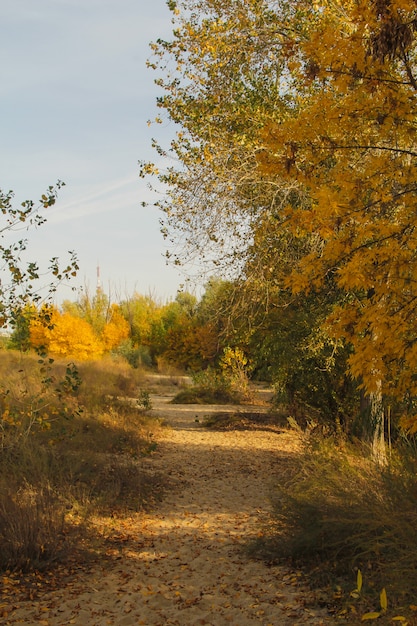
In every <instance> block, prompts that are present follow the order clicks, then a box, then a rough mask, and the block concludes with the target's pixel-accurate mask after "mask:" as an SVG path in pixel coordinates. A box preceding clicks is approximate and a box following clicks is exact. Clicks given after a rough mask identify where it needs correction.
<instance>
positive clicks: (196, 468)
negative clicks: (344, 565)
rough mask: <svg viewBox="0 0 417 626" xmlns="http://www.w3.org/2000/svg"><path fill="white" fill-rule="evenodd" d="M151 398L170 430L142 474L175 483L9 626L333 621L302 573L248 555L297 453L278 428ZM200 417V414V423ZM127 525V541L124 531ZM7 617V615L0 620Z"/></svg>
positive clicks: (277, 625)
mask: <svg viewBox="0 0 417 626" xmlns="http://www.w3.org/2000/svg"><path fill="white" fill-rule="evenodd" d="M168 400H169V398H167V397H164V396H158V397H156V396H155V397H153V398H152V402H153V405H154V408H153V410H152V413H153V414H155V415H159V416H163V417H164V418H165V419H166V420H167V422H168V423H169V424H170V425H171V426H172V428H169V429H167V430H166V431H164V433H163V435H162V439H161V440H160V441H159V445H158V448H157V450H156V452H155V453H154V454H153V455H152V457H149V458H147V459H145V460H144V461H143V465H144V467H145V469H146V470H147V471H148V472H149V471H150V472H155V474H156V475H157V474H158V473H161V474H162V475H167V476H168V477H169V481H170V487H169V489H168V490H167V492H166V494H165V496H164V498H163V499H162V501H161V502H160V503H158V504H157V505H156V507H155V508H154V509H153V510H152V511H151V512H150V513H146V514H143V513H140V514H139V513H138V514H134V515H133V516H132V517H131V518H130V519H129V520H124V522H123V525H122V526H121V525H120V523H119V522H118V521H117V520H115V522H114V532H113V537H112V531H111V530H110V531H108V540H109V542H108V545H109V549H108V550H107V551H106V555H105V558H103V562H100V559H99V560H98V561H97V563H94V564H93V566H92V567H90V568H88V569H86V570H82V569H81V570H80V572H79V574H78V575H77V577H76V579H75V580H74V579H72V580H71V583H70V584H68V585H62V587H58V588H56V587H54V588H53V589H52V590H48V589H46V590H44V591H42V593H41V594H39V595H38V596H37V597H35V599H32V600H26V601H23V602H19V603H18V604H16V606H14V607H13V608H12V610H10V611H7V612H5V613H4V621H3V622H2V623H4V624H30V625H31V624H41V625H44V626H67V625H68V624H76V625H77V626H90V625H91V626H106V625H111V624H112V625H113V624H114V625H118V626H138V625H140V624H144V625H146V626H166V625H176V626H188V625H189V626H197V625H200V624H206V625H211V626H256V625H257V626H268V625H273V626H296V625H304V624H310V625H311V626H319V625H327V624H332V623H333V622H332V620H331V618H330V617H328V616H326V612H325V611H323V612H320V611H319V610H316V609H312V608H311V607H310V606H308V602H306V598H307V595H308V594H307V592H306V590H305V589H303V586H302V584H301V583H299V582H297V576H296V573H294V572H291V571H289V570H288V569H286V568H284V567H281V566H268V565H267V564H265V563H264V562H262V561H259V560H255V559H251V558H249V557H248V556H247V554H246V553H245V551H244V547H245V545H246V543H247V541H248V540H249V539H251V538H256V537H257V536H258V535H259V533H261V532H262V528H263V526H264V524H265V522H266V520H267V519H268V516H269V512H270V502H269V493H270V486H271V483H273V482H274V481H276V480H279V476H280V473H282V472H283V471H285V464H286V463H285V459H286V458H287V459H290V457H291V455H293V454H294V453H295V452H294V451H295V449H296V444H295V442H294V435H291V433H290V432H279V431H277V430H275V431H274V430H267V429H265V430H235V431H226V432H221V431H210V430H208V429H205V428H203V427H202V425H201V420H202V419H203V417H204V415H207V414H208V413H210V412H212V411H224V410H225V407H207V406H206V407H201V406H200V407H198V406H194V405H193V406H182V407H178V406H175V405H170V404H168ZM197 420H199V421H197ZM123 528H126V529H128V531H127V530H126V536H124V534H123ZM0 621H1V620H0Z"/></svg>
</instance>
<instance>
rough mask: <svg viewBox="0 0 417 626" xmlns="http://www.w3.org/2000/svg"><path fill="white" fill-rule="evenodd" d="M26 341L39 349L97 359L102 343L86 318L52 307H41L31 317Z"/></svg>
mask: <svg viewBox="0 0 417 626" xmlns="http://www.w3.org/2000/svg"><path fill="white" fill-rule="evenodd" d="M46 319H47V320H48V323H47V324H46V323H45V320H46ZM30 342H31V346H32V347H33V348H35V349H36V350H38V351H39V352H46V353H49V354H51V355H52V356H56V357H62V358H71V359H76V360H80V361H85V360H87V359H92V358H99V357H101V356H102V354H103V352H104V345H103V343H102V342H101V341H100V340H99V339H98V338H97V336H96V334H95V333H94V330H93V328H92V327H91V325H90V324H89V323H88V322H87V321H86V320H83V319H81V318H79V317H74V316H72V315H70V314H69V313H60V312H59V311H58V310H57V309H56V308H54V307H46V308H45V307H44V308H43V309H42V310H41V311H40V312H39V314H38V315H37V316H36V317H34V318H32V319H31V321H30Z"/></svg>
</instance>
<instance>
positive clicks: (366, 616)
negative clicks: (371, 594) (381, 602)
mask: <svg viewBox="0 0 417 626" xmlns="http://www.w3.org/2000/svg"><path fill="white" fill-rule="evenodd" d="M380 616H381V613H380V611H378V612H376V611H375V612H374V613H365V614H364V615H362V621H363V622H364V621H365V620H368V619H378V617H380Z"/></svg>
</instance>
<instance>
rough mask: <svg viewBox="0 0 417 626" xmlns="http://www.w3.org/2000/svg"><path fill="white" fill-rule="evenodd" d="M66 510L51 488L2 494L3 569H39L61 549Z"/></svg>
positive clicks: (0, 535) (0, 534)
mask: <svg viewBox="0 0 417 626" xmlns="http://www.w3.org/2000/svg"><path fill="white" fill-rule="evenodd" d="M64 519H65V509H64V506H63V503H62V501H60V500H59V498H58V497H57V495H56V493H54V491H53V490H52V489H51V488H50V487H48V486H43V487H42V486H38V487H34V486H33V485H29V484H27V485H25V486H22V487H20V488H19V489H18V490H17V491H16V492H11V491H10V489H6V490H5V491H3V492H2V493H1V492H0V545H1V550H0V569H2V570H3V571H4V570H7V569H14V570H16V569H19V570H22V571H25V570H27V569H33V568H34V567H37V568H39V567H40V566H41V565H42V564H43V563H50V562H51V561H52V560H56V558H57V556H58V555H59V553H60V548H61V547H62V538H63V535H62V532H63V529H64Z"/></svg>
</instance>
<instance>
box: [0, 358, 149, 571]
mask: <svg viewBox="0 0 417 626" xmlns="http://www.w3.org/2000/svg"><path fill="white" fill-rule="evenodd" d="M41 360H42V359H39V358H38V357H36V356H35V355H21V354H19V353H17V352H12V351H4V350H2V351H0V380H1V381H2V382H1V393H0V435H1V439H0V548H1V549H0V569H3V570H4V569H6V568H8V569H16V568H18V569H30V568H32V567H39V566H40V564H41V563H50V562H51V561H53V560H55V559H57V558H58V557H60V556H61V555H62V554H64V553H65V548H66V546H65V543H66V542H65V536H66V533H65V529H66V528H67V527H68V525H71V524H76V525H78V526H79V525H80V524H88V520H89V518H91V517H92V516H97V515H100V514H103V515H105V514H108V511H109V510H112V511H113V513H114V511H119V512H120V514H123V511H127V510H129V511H132V510H133V511H138V510H140V509H141V508H142V507H143V506H144V505H145V503H146V502H147V501H149V500H152V497H153V494H152V491H153V490H154V485H153V483H152V481H150V480H148V479H147V477H146V476H145V475H144V473H143V471H142V470H141V467H140V463H138V461H139V460H140V459H141V458H142V457H143V456H144V455H147V454H149V453H150V452H152V450H153V449H154V448H155V446H156V444H155V434H156V432H157V430H158V427H159V426H158V423H157V422H155V421H152V420H150V419H149V418H147V417H146V415H145V413H144V411H143V410H142V411H140V410H139V408H138V406H137V402H135V399H137V398H138V394H139V389H140V387H141V385H142V384H143V381H144V376H143V373H142V372H140V371H139V370H133V369H131V368H129V366H127V365H126V364H124V363H119V362H117V361H113V360H110V359H109V360H103V361H98V362H95V363H82V364H79V365H77V364H76V365H75V368H71V369H70V370H68V367H67V364H66V363H60V362H50V361H49V360H48V359H43V360H42V361H43V362H42V363H40V362H39V361H41ZM68 371H69V372H70V375H69V377H68ZM74 372H75V373H74ZM66 376H67V380H65V377H66Z"/></svg>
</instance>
